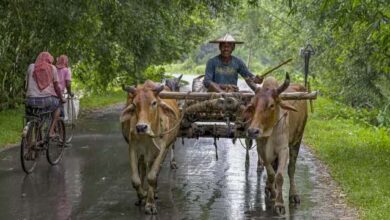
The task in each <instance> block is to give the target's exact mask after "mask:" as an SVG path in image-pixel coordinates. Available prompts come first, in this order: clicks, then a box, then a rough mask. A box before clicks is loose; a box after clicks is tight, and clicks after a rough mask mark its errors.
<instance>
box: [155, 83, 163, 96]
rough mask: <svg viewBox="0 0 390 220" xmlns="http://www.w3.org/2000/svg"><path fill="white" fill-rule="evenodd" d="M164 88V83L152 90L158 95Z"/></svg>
mask: <svg viewBox="0 0 390 220" xmlns="http://www.w3.org/2000/svg"><path fill="white" fill-rule="evenodd" d="M163 89H164V85H161V84H160V85H158V86H156V87H155V88H154V89H153V92H154V93H155V94H156V95H158V94H159V93H160V92H161V91H162V90H163Z"/></svg>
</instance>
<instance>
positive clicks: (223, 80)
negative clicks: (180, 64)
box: [203, 34, 263, 92]
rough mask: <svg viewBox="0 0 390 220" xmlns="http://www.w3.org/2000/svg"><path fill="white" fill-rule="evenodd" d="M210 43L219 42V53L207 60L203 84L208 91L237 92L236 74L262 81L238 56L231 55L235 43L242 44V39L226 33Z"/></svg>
mask: <svg viewBox="0 0 390 220" xmlns="http://www.w3.org/2000/svg"><path fill="white" fill-rule="evenodd" d="M210 43H218V44H219V50H220V54H219V55H217V56H215V57H213V58H211V59H210V60H209V61H207V65H206V73H205V78H204V81H203V84H204V86H205V87H206V88H207V90H208V91H209V92H237V91H238V87H237V80H238V74H240V75H241V76H242V77H244V78H245V79H246V81H247V80H251V81H253V82H254V83H258V84H261V83H262V82H263V78H262V77H261V76H254V75H253V74H252V73H251V72H249V70H248V68H247V67H246V65H245V63H244V62H243V61H242V60H241V59H240V58H238V57H235V56H232V52H233V50H234V48H235V45H236V44H242V43H243V42H242V41H236V40H235V39H234V38H233V37H232V36H231V35H230V34H226V35H225V36H223V37H222V38H219V39H217V40H213V41H210Z"/></svg>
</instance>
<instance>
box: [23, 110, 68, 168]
mask: <svg viewBox="0 0 390 220" xmlns="http://www.w3.org/2000/svg"><path fill="white" fill-rule="evenodd" d="M51 115H52V112H51V111H50V112H47V111H46V112H45V111H43V109H42V108H33V109H31V112H29V113H28V114H26V116H25V120H26V121H27V123H26V124H25V126H24V128H23V132H22V142H21V144H20V149H21V151H20V160H21V163H22V168H23V170H24V172H26V173H27V174H29V173H32V172H33V170H34V168H35V167H36V165H37V162H38V159H39V157H40V155H43V154H45V153H46V159H47V161H48V162H49V163H50V164H51V165H56V164H58V163H59V162H60V161H61V159H62V156H63V153H64V148H65V141H64V140H65V138H66V134H65V125H64V121H63V120H62V119H61V118H60V119H59V120H58V121H57V123H56V124H55V125H53V126H55V127H54V131H55V137H54V138H53V137H52V138H50V136H49V132H50V125H51V122H52V116H51Z"/></svg>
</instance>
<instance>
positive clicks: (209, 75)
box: [203, 59, 215, 89]
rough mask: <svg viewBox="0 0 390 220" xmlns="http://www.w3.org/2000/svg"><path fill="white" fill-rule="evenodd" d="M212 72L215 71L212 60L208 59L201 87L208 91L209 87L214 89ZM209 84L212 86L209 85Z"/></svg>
mask: <svg viewBox="0 0 390 220" xmlns="http://www.w3.org/2000/svg"><path fill="white" fill-rule="evenodd" d="M214 71H215V67H214V64H213V62H212V59H210V60H208V61H207V64H206V70H205V75H204V79H203V85H204V86H205V87H206V88H207V89H209V87H210V86H212V87H215V83H213V78H214ZM211 84H214V85H211Z"/></svg>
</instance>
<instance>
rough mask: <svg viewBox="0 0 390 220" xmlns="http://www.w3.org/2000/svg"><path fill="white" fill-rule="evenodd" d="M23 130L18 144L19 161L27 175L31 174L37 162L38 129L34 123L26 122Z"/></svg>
mask: <svg viewBox="0 0 390 220" xmlns="http://www.w3.org/2000/svg"><path fill="white" fill-rule="evenodd" d="M24 129H25V130H24V131H23V135H22V142H21V144H20V161H21V163H22V168H23V170H24V172H26V173H27V174H29V173H31V172H33V170H34V168H35V166H36V165H37V161H38V156H39V152H38V151H37V150H36V145H37V143H38V141H39V134H38V132H39V129H38V124H37V122H36V121H30V122H28V123H27V125H26V127H25V128H24Z"/></svg>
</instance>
